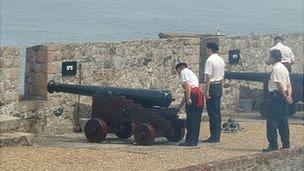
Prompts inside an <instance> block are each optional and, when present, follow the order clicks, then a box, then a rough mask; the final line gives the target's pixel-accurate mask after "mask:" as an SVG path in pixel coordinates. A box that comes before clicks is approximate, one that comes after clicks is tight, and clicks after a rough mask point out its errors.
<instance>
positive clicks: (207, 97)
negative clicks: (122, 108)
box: [205, 91, 210, 99]
mask: <svg viewBox="0 0 304 171" xmlns="http://www.w3.org/2000/svg"><path fill="white" fill-rule="evenodd" d="M205 98H206V99H210V96H209V92H207V91H206V92H205Z"/></svg>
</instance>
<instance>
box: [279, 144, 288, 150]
mask: <svg viewBox="0 0 304 171" xmlns="http://www.w3.org/2000/svg"><path fill="white" fill-rule="evenodd" d="M288 148H290V146H289V145H283V147H281V148H280V149H288Z"/></svg>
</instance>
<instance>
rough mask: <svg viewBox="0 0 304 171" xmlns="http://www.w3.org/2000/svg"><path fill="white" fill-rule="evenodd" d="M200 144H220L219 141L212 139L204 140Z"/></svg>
mask: <svg viewBox="0 0 304 171" xmlns="http://www.w3.org/2000/svg"><path fill="white" fill-rule="evenodd" d="M202 142H205V143H216V142H220V140H218V139H213V138H211V137H210V138H208V139H206V140H203V141H202Z"/></svg>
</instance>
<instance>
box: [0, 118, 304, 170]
mask: <svg viewBox="0 0 304 171" xmlns="http://www.w3.org/2000/svg"><path fill="white" fill-rule="evenodd" d="M241 115H243V114H241ZM235 116H236V115H235ZM244 116H246V117H242V118H240V117H235V119H236V121H238V122H239V124H240V126H241V127H243V128H244V130H245V131H241V132H238V133H223V134H222V139H221V142H220V143H215V144H208V143H202V142H200V144H199V146H197V147H191V148H189V147H180V146H177V143H170V142H168V141H167V140H166V139H164V138H157V139H156V143H155V144H153V145H151V146H138V145H136V144H134V141H133V139H132V138H130V139H128V140H123V141H122V140H118V139H116V137H115V136H114V135H109V136H108V137H107V140H106V141H104V142H102V143H89V142H87V140H86V139H85V136H84V135H83V133H72V134H61V135H56V136H43V137H36V138H35V139H34V146H32V147H5V148H1V149H0V151H1V155H0V156H1V157H0V168H1V169H3V170H168V169H173V168H183V167H187V166H191V165H195V164H202V163H206V162H210V161H218V160H223V159H227V158H232V157H236V156H242V155H251V154H257V153H262V152H261V150H262V149H263V148H264V147H266V146H267V139H266V133H265V120H262V119H261V118H259V117H258V115H256V114H252V115H244ZM253 116H255V117H253ZM252 117H253V118H252ZM254 118H255V119H254ZM300 118H301V117H300ZM227 119H228V118H225V117H224V118H223V122H225V121H226V120H227ZM293 120H294V121H293ZM290 122H291V123H290V132H291V143H292V146H293V147H303V146H304V134H303V132H304V124H303V119H296V118H295V119H291V120H290ZM208 127H209V126H208V122H202V127H201V133H200V140H203V139H205V138H207V137H208V136H209V129H208Z"/></svg>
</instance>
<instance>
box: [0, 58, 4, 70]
mask: <svg viewBox="0 0 304 171" xmlns="http://www.w3.org/2000/svg"><path fill="white" fill-rule="evenodd" d="M3 67H4V58H3V57H1V58H0V69H1V68H3Z"/></svg>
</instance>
